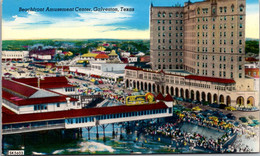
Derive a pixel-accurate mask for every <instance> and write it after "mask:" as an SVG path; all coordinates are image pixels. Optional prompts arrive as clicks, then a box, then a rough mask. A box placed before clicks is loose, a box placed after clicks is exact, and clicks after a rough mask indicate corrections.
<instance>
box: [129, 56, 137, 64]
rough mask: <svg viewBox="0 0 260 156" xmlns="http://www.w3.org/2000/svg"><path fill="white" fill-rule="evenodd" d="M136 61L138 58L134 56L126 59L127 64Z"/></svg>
mask: <svg viewBox="0 0 260 156" xmlns="http://www.w3.org/2000/svg"><path fill="white" fill-rule="evenodd" d="M137 61H138V57H136V56H135V55H130V56H129V57H128V62H129V63H131V62H137Z"/></svg>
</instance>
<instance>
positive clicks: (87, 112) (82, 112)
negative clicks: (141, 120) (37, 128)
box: [2, 102, 168, 124]
mask: <svg viewBox="0 0 260 156" xmlns="http://www.w3.org/2000/svg"><path fill="white" fill-rule="evenodd" d="M2 108H3V110H4V109H6V108H5V107H2ZM166 108H168V107H167V106H166V105H165V103H164V102H158V103H156V104H144V105H133V106H126V105H122V106H112V107H102V108H89V109H75V110H67V111H56V112H46V113H32V114H16V115H14V114H9V113H8V112H7V111H3V120H2V122H3V124H10V123H20V122H31V121H41V120H45V121H46V120H54V119H65V118H74V117H85V116H97V115H105V114H117V113H126V112H136V111H143V110H157V109H166Z"/></svg>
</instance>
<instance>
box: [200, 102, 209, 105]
mask: <svg viewBox="0 0 260 156" xmlns="http://www.w3.org/2000/svg"><path fill="white" fill-rule="evenodd" d="M201 103H202V105H204V106H206V105H209V102H208V101H201Z"/></svg>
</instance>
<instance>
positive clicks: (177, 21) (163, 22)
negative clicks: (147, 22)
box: [157, 20, 183, 24]
mask: <svg viewBox="0 0 260 156" xmlns="http://www.w3.org/2000/svg"><path fill="white" fill-rule="evenodd" d="M166 21H167V20H157V24H161V23H162V24H165V23H166ZM169 24H172V20H169ZM175 24H183V21H182V20H175Z"/></svg>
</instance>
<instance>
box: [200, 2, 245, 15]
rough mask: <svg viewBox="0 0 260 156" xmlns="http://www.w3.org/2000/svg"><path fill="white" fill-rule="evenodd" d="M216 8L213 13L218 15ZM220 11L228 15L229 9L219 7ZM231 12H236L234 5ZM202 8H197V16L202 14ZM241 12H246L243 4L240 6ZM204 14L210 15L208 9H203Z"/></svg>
mask: <svg viewBox="0 0 260 156" xmlns="http://www.w3.org/2000/svg"><path fill="white" fill-rule="evenodd" d="M216 9H217V8H216V7H213V8H212V13H213V14H215V13H216ZM218 9H219V13H227V9H228V8H227V7H226V6H225V7H219V8H218ZM230 10H231V12H234V11H235V6H234V5H233V4H232V5H231V7H230ZM200 11H201V10H200V8H197V14H198V15H199V14H200ZM239 11H240V12H243V11H244V5H243V4H241V5H240V6H239ZM202 13H203V14H207V13H208V8H203V9H202Z"/></svg>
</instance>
